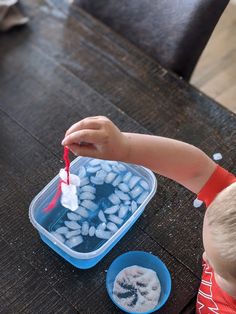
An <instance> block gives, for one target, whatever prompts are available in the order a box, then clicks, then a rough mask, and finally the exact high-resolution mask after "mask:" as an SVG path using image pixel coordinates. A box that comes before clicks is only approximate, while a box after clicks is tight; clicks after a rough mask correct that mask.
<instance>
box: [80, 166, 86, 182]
mask: <svg viewBox="0 0 236 314" xmlns="http://www.w3.org/2000/svg"><path fill="white" fill-rule="evenodd" d="M78 176H79V177H80V179H82V178H84V177H85V176H86V170H85V167H84V166H82V167H80V168H79V171H78Z"/></svg>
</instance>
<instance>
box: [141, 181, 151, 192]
mask: <svg viewBox="0 0 236 314" xmlns="http://www.w3.org/2000/svg"><path fill="white" fill-rule="evenodd" d="M139 184H140V185H141V187H142V188H144V190H149V185H148V183H147V182H146V181H145V180H141V181H140V183H139Z"/></svg>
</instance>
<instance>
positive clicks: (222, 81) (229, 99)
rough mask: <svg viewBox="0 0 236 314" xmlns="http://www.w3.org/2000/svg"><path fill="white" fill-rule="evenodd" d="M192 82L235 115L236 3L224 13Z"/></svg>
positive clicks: (234, 1) (235, 0) (231, 4)
mask: <svg viewBox="0 0 236 314" xmlns="http://www.w3.org/2000/svg"><path fill="white" fill-rule="evenodd" d="M191 83H192V84H193V85H195V86H196V87H197V88H198V89H200V90H201V91H203V92H204V93H205V94H207V95H209V96H210V97H212V98H214V99H215V100H216V101H218V102H219V103H221V104H222V105H224V106H225V107H227V108H228V109H230V110H231V111H234V112H235V113H236V0H231V1H230V3H229V5H228V7H227V8H226V10H225V11H224V13H223V15H222V17H221V19H220V21H219V23H218V24H217V26H216V28H215V30H214V32H213V34H212V36H211V38H210V40H209V42H208V44H207V46H206V48H205V50H204V51H203V54H202V56H201V58H200V60H199V62H198V65H197V67H196V69H195V71H194V73H193V76H192V79H191Z"/></svg>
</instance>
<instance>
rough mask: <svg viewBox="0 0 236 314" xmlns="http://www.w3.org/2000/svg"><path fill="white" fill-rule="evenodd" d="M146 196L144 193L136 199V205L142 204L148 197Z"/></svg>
mask: <svg viewBox="0 0 236 314" xmlns="http://www.w3.org/2000/svg"><path fill="white" fill-rule="evenodd" d="M148 195H149V192H147V191H144V192H143V193H142V194H141V195H140V196H139V198H138V199H137V203H138V204H142V203H143V202H144V201H145V199H146V198H147V197H148Z"/></svg>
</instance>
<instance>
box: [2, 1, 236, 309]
mask: <svg viewBox="0 0 236 314" xmlns="http://www.w3.org/2000/svg"><path fill="white" fill-rule="evenodd" d="M23 8H24V10H25V12H26V14H27V15H28V16H30V23H29V25H28V27H24V28H19V29H15V30H12V31H11V32H9V33H5V34H1V35H0V131H1V132H0V139H1V149H0V169H1V176H0V184H1V190H0V199H1V203H0V242H1V253H0V270H1V273H2V274H3V275H2V277H1V280H0V311H1V312H2V313H76V312H78V313H82V314H85V313H101V314H102V313H120V311H119V310H118V309H117V308H116V307H115V306H114V305H113V303H112V302H111V301H110V300H109V298H108V296H107V294H106V290H105V276H106V272H105V271H106V270H107V268H108V267H109V265H110V264H111V262H112V261H113V260H114V258H115V257H117V256H119V255H120V254H122V253H124V252H126V251H129V250H135V249H140V250H145V251H148V252H149V251H151V252H153V254H156V255H158V256H160V257H161V258H162V259H163V261H164V262H165V263H166V265H167V266H168V268H169V270H170V272H171V276H172V281H173V288H172V293H171V296H170V298H169V300H168V302H167V304H166V305H165V306H164V307H163V309H162V310H160V311H159V312H158V313H165V314H169V313H170V314H172V313H173V314H176V313H185V314H187V313H191V312H192V308H193V304H194V302H195V297H196V293H197V288H198V285H199V279H200V275H201V254H202V244H201V229H202V220H203V215H204V208H200V209H195V208H193V206H192V201H193V199H194V195H192V194H191V193H190V192H188V191H186V189H184V188H183V187H181V186H179V185H177V184H175V183H173V182H170V181H169V180H167V179H165V178H161V177H158V181H159V187H158V191H157V194H156V196H155V197H154V199H153V200H152V201H151V202H150V204H149V205H148V206H147V207H146V209H145V212H144V214H143V215H142V217H141V218H140V219H139V220H138V222H137V224H135V226H134V227H133V228H132V229H131V230H130V231H129V232H128V233H127V235H126V236H125V237H124V238H123V239H122V240H121V241H120V242H119V243H118V245H116V246H115V248H114V249H113V250H112V251H111V252H110V253H109V254H108V255H107V256H106V257H105V258H104V259H103V260H102V261H101V262H100V263H99V264H98V265H97V266H95V267H94V268H92V269H90V270H86V271H85V270H78V269H75V268H74V267H73V266H71V265H70V264H68V263H67V262H65V261H64V260H63V259H62V258H60V257H59V256H58V255H57V254H56V253H54V252H53V251H52V250H50V249H49V248H48V247H47V246H46V245H44V244H43V243H42V242H41V241H40V239H39V237H38V234H37V232H36V230H35V229H34V228H33V226H32V225H31V224H30V222H29V219H28V207H29V203H30V201H31V200H32V198H33V197H34V196H35V195H36V194H37V193H38V192H39V191H40V190H41V189H42V188H43V187H44V186H45V185H46V184H47V183H48V181H50V179H51V178H52V177H53V176H54V175H56V174H57V172H58V169H59V168H60V167H61V160H60V158H61V154H62V149H61V146H60V142H61V139H62V138H63V135H64V132H65V130H66V129H67V127H68V126H70V125H71V124H72V123H74V122H75V121H77V120H79V119H81V118H84V117H86V116H90V115H97V114H99V115H100V114H102V115H106V116H108V117H110V118H111V119H112V120H113V121H114V122H115V123H116V124H117V125H118V126H119V127H120V128H121V129H122V130H125V131H132V132H142V133H152V134H158V135H162V136H169V137H172V138H176V139H180V140H185V141H187V142H189V143H192V144H194V145H197V146H199V147H200V148H202V149H203V150H204V151H205V152H206V153H207V154H209V156H211V155H212V154H213V153H214V152H221V153H222V155H223V157H224V158H223V160H222V162H221V165H223V166H225V167H226V168H227V169H229V170H231V171H233V172H235V170H236V168H235V161H236V152H235V144H236V118H235V115H233V114H232V113H231V112H229V111H227V110H226V109H224V108H222V107H221V106H220V105H219V104H217V103H215V102H214V101H212V100H211V99H209V98H208V97H206V96H205V95H202V94H200V93H199V91H197V90H195V89H194V88H193V87H191V86H190V85H188V84H187V83H185V82H184V81H183V80H181V79H180V78H177V77H176V76H175V75H174V74H172V73H169V72H167V71H166V70H165V69H163V68H161V67H160V66H159V65H158V64H157V63H155V62H154V61H153V60H151V59H150V58H148V57H146V56H145V55H144V54H143V53H141V52H140V51H138V50H137V49H136V48H135V47H133V46H132V45H131V44H129V43H127V42H126V41H125V40H123V39H122V38H120V37H119V36H117V35H116V34H114V33H113V32H112V31H110V30H109V29H108V28H107V27H105V26H103V25H102V24H101V23H100V22H98V21H96V20H95V19H93V18H92V17H90V16H88V15H87V14H86V13H84V12H83V11H81V10H80V9H78V8H77V7H76V6H75V5H74V6H71V7H69V6H68V5H67V4H66V2H63V1H60V2H59V1H50V2H49V1H39V0H38V1H34V2H32V1H30V0H24V1H23Z"/></svg>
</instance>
